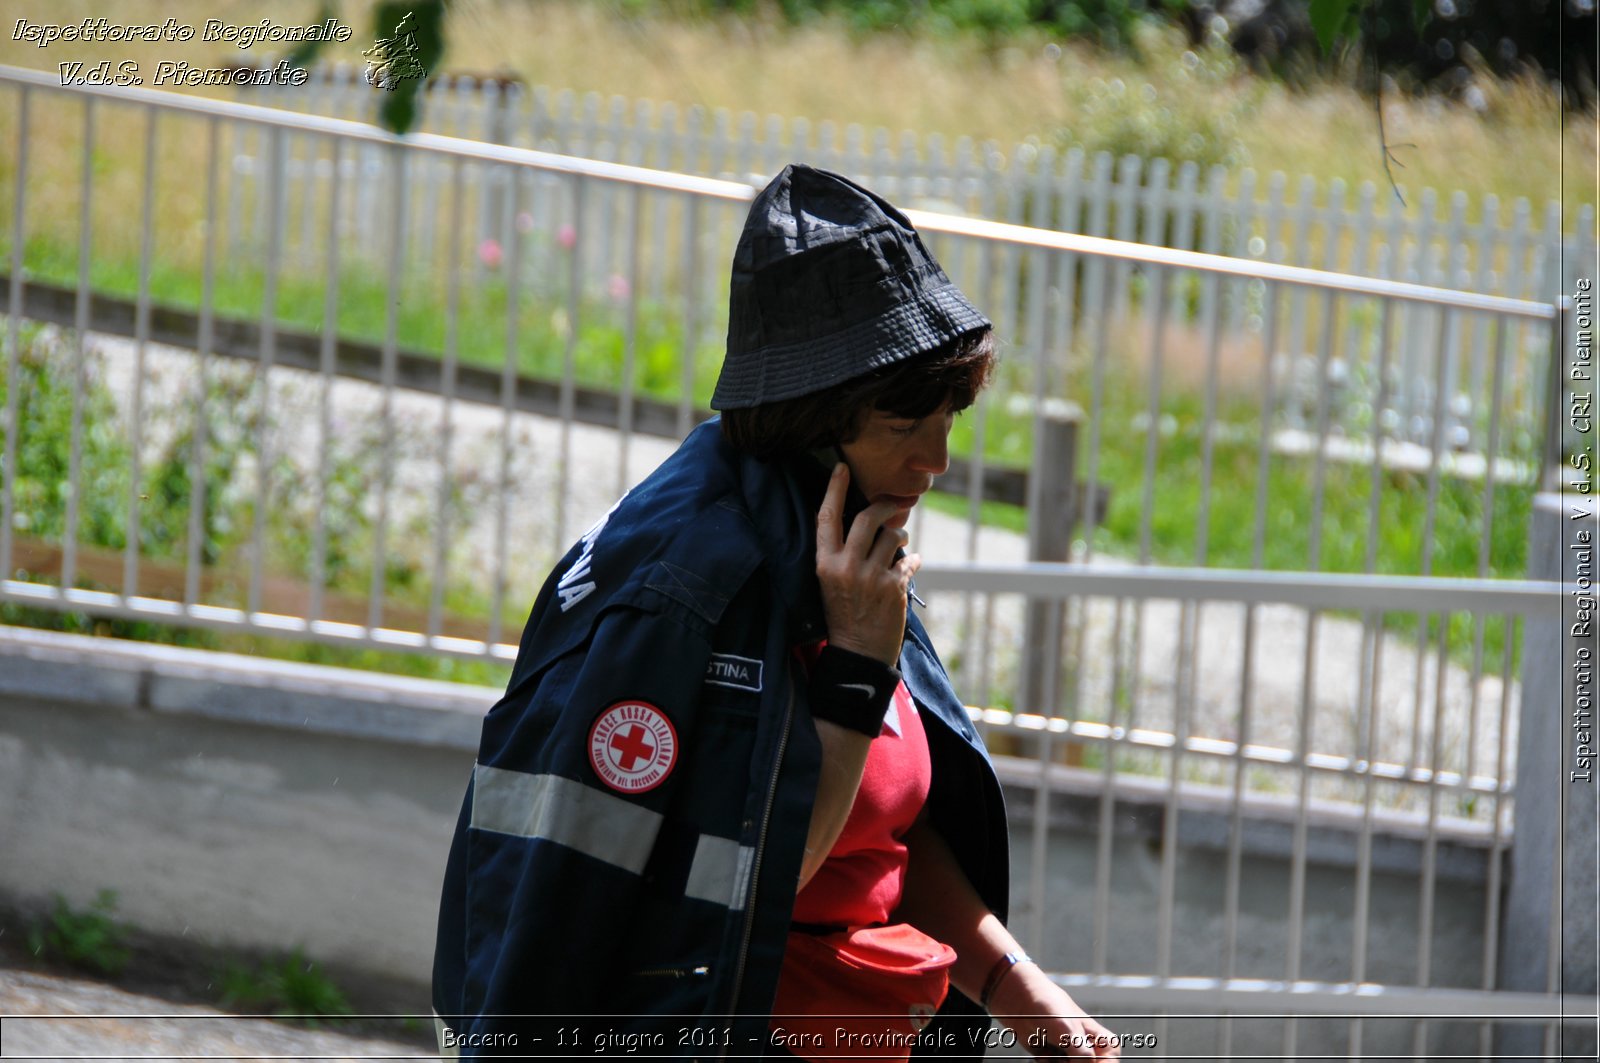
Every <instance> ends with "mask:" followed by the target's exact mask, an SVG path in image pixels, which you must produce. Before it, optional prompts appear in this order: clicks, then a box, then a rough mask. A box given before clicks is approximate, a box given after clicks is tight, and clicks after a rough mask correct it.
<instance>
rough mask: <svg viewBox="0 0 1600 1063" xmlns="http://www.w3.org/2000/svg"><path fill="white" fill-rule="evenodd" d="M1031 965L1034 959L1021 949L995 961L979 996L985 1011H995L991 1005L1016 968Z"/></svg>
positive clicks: (1005, 954) (1007, 953)
mask: <svg viewBox="0 0 1600 1063" xmlns="http://www.w3.org/2000/svg"><path fill="white" fill-rule="evenodd" d="M1031 963H1033V959H1032V958H1031V957H1030V956H1029V955H1028V954H1027V953H1026V952H1023V951H1022V949H1021V948H1018V949H1016V950H1014V951H1011V952H1006V953H1004V954H1003V955H1001V956H1000V958H999V959H997V960H995V961H994V964H993V966H991V967H990V968H989V973H988V974H987V975H986V976H985V977H984V980H983V988H982V990H981V991H980V993H979V995H978V1003H979V1004H980V1005H981V1006H982V1007H983V1008H984V1010H986V1011H992V1010H993V1008H992V1007H991V1005H992V1004H993V1003H994V1000H995V995H996V994H997V993H999V992H1000V989H1001V987H1002V986H1004V985H1005V984H1006V982H1008V981H1009V980H1010V979H1011V978H1012V976H1013V975H1014V974H1015V973H1016V968H1018V967H1021V966H1023V965H1024V964H1031Z"/></svg>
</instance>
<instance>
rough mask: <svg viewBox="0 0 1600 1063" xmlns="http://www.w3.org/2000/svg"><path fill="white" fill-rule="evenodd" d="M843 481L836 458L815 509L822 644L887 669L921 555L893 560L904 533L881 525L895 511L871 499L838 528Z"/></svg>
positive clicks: (895, 654) (896, 652)
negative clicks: (824, 626) (846, 525)
mask: <svg viewBox="0 0 1600 1063" xmlns="http://www.w3.org/2000/svg"><path fill="white" fill-rule="evenodd" d="M849 485H850V469H849V467H848V466H846V465H845V463H844V462H842V461H841V462H840V463H839V464H838V465H836V466H834V469H833V478H832V479H831V480H829V481H828V491H827V493H826V494H825V495H824V496H823V498H822V506H821V508H820V509H818V510H817V581H818V582H819V583H821V584H822V609H823V613H824V615H825V616H826V618H827V623H828V643H829V645H832V646H837V647H839V648H840V649H842V650H850V651H851V652H853V653H859V654H861V655H862V656H865V657H873V658H876V659H877V660H880V661H882V662H883V663H884V664H886V665H889V666H890V667H891V668H892V667H894V665H895V662H896V661H898V660H899V659H900V643H901V642H902V641H903V640H904V638H905V630H906V595H907V593H908V591H909V589H910V586H911V577H912V576H914V575H915V574H916V572H917V569H919V568H921V567H922V557H921V555H920V554H908V555H906V556H905V557H902V558H901V559H900V560H899V561H896V560H895V559H894V555H895V553H896V552H897V551H899V550H900V549H902V548H903V547H904V546H905V545H906V543H908V542H909V541H910V536H908V535H907V534H906V531H905V529H904V528H885V527H883V522H884V521H886V520H888V519H889V518H890V517H892V516H894V515H895V513H897V512H899V510H898V509H897V508H896V507H895V506H894V505H893V504H892V503H889V502H875V503H873V504H872V505H870V506H868V507H867V508H866V509H863V510H862V511H861V512H860V513H858V514H857V515H856V519H855V520H854V521H852V522H851V524H850V527H849V528H848V529H844V528H842V527H841V526H840V525H841V521H842V518H843V514H844V500H845V491H846V488H848V487H849Z"/></svg>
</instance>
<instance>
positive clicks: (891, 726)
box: [794, 644, 933, 926]
mask: <svg viewBox="0 0 1600 1063" xmlns="http://www.w3.org/2000/svg"><path fill="white" fill-rule="evenodd" d="M821 650H822V647H821V645H820V644H819V645H817V646H816V647H810V648H807V649H806V650H803V651H801V652H802V656H803V657H804V659H805V661H806V663H807V664H810V663H811V662H812V661H815V660H816V656H817V654H818V653H820V652H821ZM932 783H933V765H932V762H931V761H930V760H929V758H928V736H927V732H925V731H924V730H923V729H922V720H921V719H920V718H919V717H918V715H917V709H916V705H915V704H914V703H913V702H912V700H911V693H910V691H908V690H906V685H905V684H904V683H901V684H899V685H898V686H897V687H896V688H895V692H894V697H893V698H892V700H891V701H890V703H889V711H888V713H887V714H885V716H884V720H883V730H882V731H880V732H879V734H878V737H877V738H875V739H873V740H872V744H871V745H870V746H868V747H867V762H866V768H865V770H863V772H862V774H861V788H860V789H859V790H857V791H856V799H855V803H854V804H853V805H851V806H850V815H849V817H848V818H847V819H846V820H845V824H844V830H843V831H841V832H840V834H839V840H838V841H836V842H834V844H833V848H832V849H831V850H830V851H829V853H828V858H827V860H825V861H824V862H823V864H822V867H821V868H819V869H818V871H817V873H816V874H815V875H814V876H812V878H811V881H810V882H808V883H806V887H805V888H804V889H803V890H801V891H800V892H799V894H798V895H796V897H795V902H794V921H795V922H797V923H820V924H825V925H829V926H867V925H872V924H881V923H887V922H889V915H890V913H891V912H893V911H894V910H895V908H897V907H899V905H900V895H901V891H902V890H903V889H904V887H905V879H906V864H907V852H906V845H905V842H903V841H902V840H901V839H902V838H903V837H904V836H905V833H906V831H908V830H910V829H911V825H912V824H913V823H915V822H916V819H917V816H918V814H920V813H921V811H922V806H923V803H924V802H925V801H927V799H928V788H929V787H930V786H931V785H932Z"/></svg>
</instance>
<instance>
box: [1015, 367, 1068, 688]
mask: <svg viewBox="0 0 1600 1063" xmlns="http://www.w3.org/2000/svg"><path fill="white" fill-rule="evenodd" d="M1043 402H1044V409H1043V410H1042V411H1040V414H1039V417H1038V419H1037V422H1036V423H1037V425H1038V430H1039V432H1040V435H1039V438H1038V440H1037V442H1036V444H1035V447H1034V455H1035V457H1034V467H1033V471H1032V474H1031V476H1030V477H1029V479H1030V487H1029V492H1028V493H1029V503H1030V508H1029V510H1028V560H1029V561H1066V560H1068V558H1069V556H1070V554H1071V551H1072V527H1073V525H1074V524H1075V523H1076V522H1077V520H1078V513H1077V508H1078V495H1079V492H1078V490H1077V479H1076V477H1077V449H1078V426H1079V424H1080V423H1081V422H1082V420H1083V411H1081V410H1080V409H1078V407H1076V406H1074V405H1072V404H1071V403H1068V402H1063V401H1061V400H1059V399H1045V400H1043ZM1065 617H1066V604H1065V603H1064V602H1061V601H1030V602H1029V603H1028V605H1027V615H1026V621H1025V623H1024V627H1023V643H1022V682H1021V689H1020V690H1019V692H1018V699H1017V704H1016V711H1017V712H1019V713H1037V714H1039V715H1041V716H1054V715H1056V714H1057V710H1058V709H1059V708H1060V707H1061V705H1060V702H1059V697H1060V692H1061V674H1062V661H1061V646H1062V641H1063V639H1062V635H1063V624H1064V620H1065Z"/></svg>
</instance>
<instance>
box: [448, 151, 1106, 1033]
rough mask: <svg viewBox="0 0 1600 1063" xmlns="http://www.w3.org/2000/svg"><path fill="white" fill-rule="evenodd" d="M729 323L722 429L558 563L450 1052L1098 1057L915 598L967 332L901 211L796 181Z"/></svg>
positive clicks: (964, 388) (862, 193)
mask: <svg viewBox="0 0 1600 1063" xmlns="http://www.w3.org/2000/svg"><path fill="white" fill-rule="evenodd" d="M728 331H729V336H728V351H727V356H726V359H725V361H724V364H723V368H722V373H721V376H720V378H719V379H718V382H717V389H716V393H715V395H714V397H713V401H712V406H713V407H714V408H716V409H718V410H721V411H723V416H722V418H721V420H720V423H719V422H716V421H713V422H710V423H708V424H705V425H702V426H701V427H699V428H698V429H696V430H695V431H694V432H693V433H691V434H690V436H689V438H688V439H687V440H685V442H684V444H683V445H682V446H681V447H680V448H679V450H678V451H677V453H675V454H674V455H673V457H671V458H669V459H668V460H667V461H666V462H665V463H663V465H662V466H661V467H660V468H659V469H657V470H656V471H655V472H654V473H652V474H651V475H650V476H649V477H648V478H647V479H646V480H645V481H644V482H643V483H641V484H640V485H639V486H638V487H636V488H634V489H633V490H632V491H630V492H629V493H628V494H627V496H625V497H624V498H623V499H622V500H621V501H620V502H618V504H617V505H616V506H615V507H613V509H612V511H611V512H610V513H609V514H607V516H606V517H605V518H603V519H602V520H601V521H600V522H598V523H597V524H596V525H595V526H594V527H593V528H591V529H589V531H588V532H587V533H586V534H585V535H584V536H583V537H582V538H581V539H580V540H579V542H578V543H577V544H575V545H574V547H573V548H572V550H571V551H570V552H569V554H568V555H567V557H566V558H564V559H563V561H562V562H561V564H559V565H558V566H557V568H556V570H555V572H554V573H552V574H551V576H550V578H549V580H548V581H547V582H546V584H545V587H544V589H543V591H542V592H541V593H540V595H539V598H538V601H537V602H536V603H535V605H534V609H533V614H532V616H531V617H530V619H529V622H528V624H527V627H526V628H525V630H524V634H523V641H522V647H521V652H520V653H519V656H518V660H517V664H516V667H515V669H514V671H513V675H512V678H511V681H510V683H509V684H508V687H507V691H506V695H505V697H504V698H502V699H501V701H500V702H499V703H497V704H496V705H495V707H494V708H493V709H492V710H491V711H490V713H489V715H488V717H487V718H486V719H485V722H484V730H483V740H482V744H481V746H480V750H479V755H478V763H477V766H476V767H475V769H474V775H473V779H472V782H471V784H470V785H469V788H468V792H467V798H466V801H465V803H464V805H463V809H462V816H461V820H460V823H459V825H458V828H457V833H456V838H455V843H454V845H453V846H452V849H451V854H450V861H449V867H448V869H447V872H446V878H445V886H444V894H443V900H442V903H441V911H440V924H439V938H438V948H437V951H436V957H435V970H434V997H435V1008H436V1010H437V1012H438V1013H439V1015H440V1016H442V1017H443V1018H442V1019H441V1024H440V1025H441V1040H442V1043H443V1044H444V1045H445V1047H446V1050H447V1051H448V1050H450V1049H452V1048H453V1049H455V1050H458V1051H459V1052H461V1054H465V1055H470V1054H475V1053H489V1052H520V1053H529V1054H543V1053H550V1054H561V1053H563V1052H583V1053H586V1054H588V1053H593V1052H594V1051H596V1050H597V1049H598V1050H602V1051H603V1050H606V1049H607V1048H623V1047H629V1048H633V1049H636V1050H646V1051H650V1052H654V1053H656V1054H661V1053H679V1054H684V1055H694V1056H700V1057H723V1056H728V1057H750V1056H758V1055H762V1054H775V1055H782V1054H793V1055H800V1056H804V1057H806V1058H827V1057H829V1056H832V1055H840V1054H843V1055H861V1054H864V1053H865V1054H878V1055H882V1056H885V1057H888V1058H905V1057H906V1055H907V1054H908V1053H909V1052H910V1051H911V1050H912V1049H916V1050H917V1051H918V1053H919V1054H921V1053H922V1052H925V1051H926V1052H942V1053H945V1054H955V1055H967V1056H976V1055H981V1051H982V1045H983V1041H984V1037H983V1031H984V1030H985V1029H986V1028H987V1026H988V1017H987V1016H986V1015H985V1014H984V1007H987V1009H988V1010H989V1012H991V1013H993V1014H994V1015H996V1016H1001V1017H1002V1020H1001V1021H1002V1022H1004V1023H1006V1024H1007V1025H1009V1026H1011V1027H1012V1028H1013V1029H1014V1030H1016V1031H1017V1032H1018V1034H1019V1035H1020V1037H1021V1038H1022V1043H1026V1044H1027V1045H1028V1047H1029V1049H1030V1051H1033V1052H1034V1053H1035V1054H1037V1055H1041V1056H1050V1055H1059V1056H1077V1057H1084V1058H1113V1057H1115V1056H1116V1055H1117V1050H1116V1048H1115V1047H1111V1046H1110V1045H1109V1044H1108V1041H1109V1039H1110V1037H1109V1034H1107V1032H1106V1031H1105V1030H1104V1028H1103V1027H1101V1026H1100V1025H1099V1024H1098V1023H1096V1022H1094V1020H1092V1019H1090V1018H1088V1017H1087V1016H1085V1015H1084V1014H1083V1013H1082V1011H1081V1009H1079V1008H1078V1007H1077V1006H1076V1005H1075V1004H1074V1003H1073V1002H1072V1000H1071V998H1070V997H1068V996H1067V994H1065V993H1064V992H1062V991H1061V990H1060V989H1059V988H1058V987H1056V986H1055V985H1054V983H1052V982H1051V981H1050V980H1049V979H1048V978H1047V977H1045V975H1044V974H1043V972H1042V971H1040V969H1039V968H1038V967H1037V965H1035V964H1033V963H1032V962H1031V961H1029V960H1028V959H1027V958H1026V957H1025V956H1023V955H1022V953H1021V949H1020V948H1019V947H1018V946H1017V943H1016V941H1015V939H1013V938H1012V937H1011V935H1010V934H1009V933H1008V932H1007V931H1006V930H1005V927H1004V924H1003V917H1004V913H1005V905H1006V894H1007V878H1008V856H1007V849H1006V828H1005V813H1004V807H1003V804H1002V801H1001V796H1000V789H999V785H998V782H997V781H996V779H995V775H994V771H993V768H992V766H991V765H990V763H989V761H988V757H987V755H986V754H985V753H984V751H983V747H982V744H981V743H980V741H979V740H978V737H977V734H976V732H975V731H974V729H973V727H972V724H971V721H970V719H969V718H968V716H967V714H966V711H965V709H964V707H963V705H962V702H961V700H960V699H959V698H957V697H956V695H955V693H954V691H953V690H952V689H951V688H950V684H949V680H948V677H947V676H946V675H945V673H944V670H943V667H942V666H941V665H940V663H939V660H938V657H937V656H936V655H935V653H934V651H933V648H932V646H931V644H930V643H929V640H928V636H927V633H926V631H925V630H924V629H923V627H922V624H921V622H920V621H919V620H918V618H917V617H916V615H915V613H914V612H913V611H911V610H910V608H909V602H910V599H911V598H913V597H914V594H913V593H912V590H911V580H912V577H913V576H914V575H915V573H916V570H917V567H918V566H919V565H920V563H921V562H920V559H919V558H918V556H917V555H915V554H907V553H906V552H905V549H904V548H905V547H906V546H907V545H908V536H907V534H906V532H905V524H906V520H907V518H908V516H909V514H910V511H911V509H912V508H913V507H914V506H915V505H916V504H917V502H918V499H919V498H920V496H921V495H922V494H923V492H925V491H926V490H927V489H928V487H929V485H930V484H931V483H932V480H933V478H934V477H935V476H937V475H938V474H939V473H941V472H943V471H944V469H945V467H946V465H947V464H948V455H947V449H946V440H947V437H948V434H949V432H950V427H951V424H952V422H953V418H954V417H955V416H956V414H958V413H959V412H960V411H961V410H962V409H963V408H965V407H966V406H967V405H969V404H970V403H971V402H972V400H973V398H974V397H975V395H976V394H977V392H978V390H979V389H980V388H981V387H982V386H983V384H984V383H985V382H986V380H987V378H988V374H989V370H990V366H991V364H992V362H993V352H992V342H991V338H990V325H989V322H988V320H987V319H985V318H984V317H983V315H982V314H980V313H979V312H978V311H977V310H976V309H975V308H973V306H972V305H971V304H970V303H969V302H968V301H967V300H966V298H965V297H964V296H963V295H962V294H961V292H960V291H959V290H957V289H956V287H955V286H954V285H953V284H951V283H950V281H949V279H948V277H946V276H945V274H944V272H943V271H942V270H941V269H940V268H939V265H938V263H937V262H935V261H934V259H933V257H932V256H931V255H930V254H929V253H928V252H927V249H926V248H925V247H924V246H923V244H922V241H921V239H920V238H919V237H918V236H917V234H916V232H915V230H914V229H913V228H912V226H911V224H910V222H909V221H907V220H906V218H905V217H904V215H902V214H901V213H900V212H899V211H897V210H895V209H894V208H893V207H892V206H890V205H889V204H888V203H887V202H885V201H884V200H882V199H880V198H878V197H877V196H875V195H873V194H872V193H870V192H868V191H867V190H865V189H863V188H861V187H859V186H858V185H855V184H853V183H851V182H850V181H848V180H846V179H844V178H842V177H839V176H837V175H835V174H830V173H827V172H825V171H820V170H814V169H811V168H809V167H803V166H791V167H789V168H787V169H785V170H784V171H783V173H781V174H779V175H778V177H777V178H775V179H774V180H773V181H772V183H771V184H769V185H768V186H767V187H766V188H765V189H764V190H763V191H762V192H761V194H760V195H759V196H757V198H756V200H755V202H754V204H753V205H752V207H751V211H750V215H749V218H748V220H747V222H746V225H745V229H744V231H743V233H742V235H741V237H740V240H739V245H738V249H737V250H736V252H735V255H734V262H733V274H732V282H731V286H730V316H729V330H728ZM946 984H948V985H950V986H953V990H952V991H947V990H946ZM1005 1016H1030V1018H1026V1019H1022V1018H1015V1019H1013V1018H1005Z"/></svg>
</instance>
